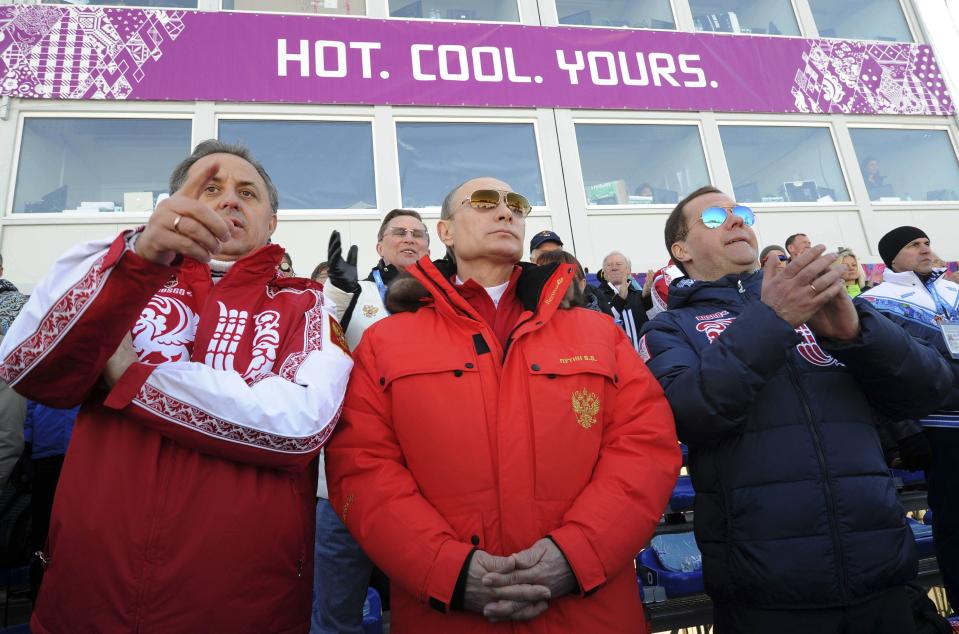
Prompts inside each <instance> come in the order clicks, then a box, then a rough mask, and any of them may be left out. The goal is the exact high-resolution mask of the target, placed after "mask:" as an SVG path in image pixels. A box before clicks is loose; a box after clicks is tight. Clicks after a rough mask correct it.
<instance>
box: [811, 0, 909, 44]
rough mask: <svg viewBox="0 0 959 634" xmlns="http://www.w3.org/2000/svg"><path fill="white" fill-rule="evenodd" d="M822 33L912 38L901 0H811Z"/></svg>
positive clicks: (899, 39) (895, 39)
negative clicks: (837, 0) (839, 0)
mask: <svg viewBox="0 0 959 634" xmlns="http://www.w3.org/2000/svg"><path fill="white" fill-rule="evenodd" d="M809 6H810V7H811V8H812V16H813V19H814V20H815V21H816V28H817V29H819V35H820V36H822V37H842V38H847V39H854V40H887V41H890V42H912V34H911V33H909V25H908V24H907V23H906V16H904V15H903V14H902V5H900V4H899V0H843V1H842V2H836V0H809Z"/></svg>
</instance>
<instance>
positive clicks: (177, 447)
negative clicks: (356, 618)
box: [0, 141, 352, 633]
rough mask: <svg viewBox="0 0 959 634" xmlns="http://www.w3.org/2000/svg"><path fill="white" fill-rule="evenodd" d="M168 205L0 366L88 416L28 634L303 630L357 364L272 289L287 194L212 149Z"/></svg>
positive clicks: (78, 432) (71, 263)
mask: <svg viewBox="0 0 959 634" xmlns="http://www.w3.org/2000/svg"><path fill="white" fill-rule="evenodd" d="M171 191H173V192H175V193H174V194H173V195H172V196H171V197H170V198H169V199H167V200H166V201H164V202H163V203H161V204H160V205H159V206H158V207H157V209H156V210H155V211H154V212H153V215H152V216H151V218H150V221H149V223H148V224H147V226H146V227H145V229H143V230H142V231H137V232H124V233H122V234H121V235H120V236H118V237H117V238H116V239H114V240H112V241H102V242H93V243H88V244H84V245H81V246H78V247H76V248H74V249H73V250H71V251H70V252H69V253H67V254H66V255H64V256H63V257H62V258H61V259H60V260H59V261H58V262H57V264H56V265H55V267H54V269H53V271H52V272H51V273H50V274H49V275H48V276H47V277H46V278H45V279H44V280H43V281H42V282H41V283H40V284H39V286H38V287H37V289H36V292H34V294H33V296H32V297H31V299H30V301H29V303H28V304H27V306H26V307H25V308H24V310H23V311H22V312H21V316H20V317H19V318H18V319H17V321H16V322H15V323H14V324H13V326H12V327H11V329H10V332H9V333H8V335H7V337H6V338H5V339H4V340H3V345H2V348H0V356H2V359H3V364H2V366H0V378H2V379H4V380H5V381H7V382H8V383H10V385H11V386H13V388H14V389H15V390H17V391H18V392H20V393H21V394H24V395H26V396H28V397H29V398H31V399H34V400H37V401H40V402H42V403H45V404H48V405H51V406H55V407H70V406H73V405H77V404H82V407H81V409H80V413H79V417H78V419H77V423H76V427H75V430H74V434H73V440H72V443H71V445H70V449H69V451H68V453H67V456H66V461H65V464H64V467H63V474H62V477H61V479H60V485H59V489H58V490H57V494H56V499H55V502H54V507H53V518H52V522H51V527H50V536H49V540H48V547H47V550H46V553H45V558H46V561H47V570H46V574H45V576H44V580H43V585H42V588H41V591H40V596H39V600H38V603H37V607H36V610H35V612H34V616H33V620H32V622H31V628H32V631H33V632H38V633H42V632H71V633H72V632H144V633H146V632H200V631H205V632H284V633H286V632H306V631H307V630H308V629H309V620H310V603H311V584H312V561H311V558H312V552H313V526H314V524H313V506H314V504H315V497H314V487H315V483H316V466H315V465H316V461H315V460H314V458H315V457H316V454H317V453H318V452H319V450H320V448H321V446H322V445H323V444H324V443H325V442H326V440H327V439H328V438H329V436H330V434H331V433H332V431H333V427H334V425H335V423H336V420H337V418H338V416H339V411H340V407H341V405H342V400H343V395H344V392H345V388H346V383H347V379H348V375H349V371H350V369H351V367H352V361H351V359H350V356H349V351H348V350H349V349H348V347H347V345H346V341H345V338H344V337H343V334H342V331H341V330H340V329H339V325H338V324H337V323H336V321H335V320H334V319H333V317H332V316H331V314H330V313H328V312H327V309H326V308H325V307H324V298H323V294H322V292H321V291H320V287H319V286H318V285H316V284H314V283H313V282H310V281H308V280H304V279H299V278H281V277H278V276H277V265H278V263H279V261H280V259H281V257H282V255H283V249H282V248H281V247H279V246H276V245H270V244H268V239H269V236H270V235H271V234H272V233H273V230H274V229H275V226H276V215H275V210H276V202H277V196H276V190H275V187H273V185H272V182H271V181H270V180H269V176H268V175H267V174H266V172H265V171H264V170H263V169H262V166H260V165H259V164H258V163H256V162H255V161H254V160H253V159H252V157H250V156H249V154H248V153H246V151H245V149H243V148H238V147H236V146H227V145H224V144H220V143H219V142H216V141H207V142H204V143H203V144H201V145H200V146H198V147H197V149H196V150H195V151H194V153H193V155H191V157H190V158H188V159H187V160H186V161H184V163H183V164H181V165H180V167H178V168H177V170H176V171H174V174H173V176H172V177H171ZM206 261H210V264H207V263H206ZM118 346H119V347H118Z"/></svg>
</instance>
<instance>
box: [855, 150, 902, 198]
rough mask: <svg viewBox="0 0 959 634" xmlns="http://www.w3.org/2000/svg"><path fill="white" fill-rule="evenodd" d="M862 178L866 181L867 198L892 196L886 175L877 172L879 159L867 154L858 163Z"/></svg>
mask: <svg viewBox="0 0 959 634" xmlns="http://www.w3.org/2000/svg"><path fill="white" fill-rule="evenodd" d="M860 167H861V168H862V178H863V180H865V181H866V191H867V192H868V194H869V200H879V199H880V198H882V197H883V196H892V195H894V192H893V191H892V187H891V186H889V185H886V177H885V176H883V175H882V174H880V173H879V160H878V159H877V158H876V157H874V156H867V157H866V158H864V159H863V160H862V163H860Z"/></svg>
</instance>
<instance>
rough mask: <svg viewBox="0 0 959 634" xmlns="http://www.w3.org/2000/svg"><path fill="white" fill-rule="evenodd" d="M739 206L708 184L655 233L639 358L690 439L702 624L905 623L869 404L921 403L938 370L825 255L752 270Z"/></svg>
mask: <svg viewBox="0 0 959 634" xmlns="http://www.w3.org/2000/svg"><path fill="white" fill-rule="evenodd" d="M754 220H755V215H754V214H753V212H752V210H751V209H749V208H748V207H745V206H742V205H737V204H736V203H734V202H733V200H732V199H730V198H729V197H728V196H727V195H726V194H724V193H723V192H721V191H719V190H718V189H716V188H714V187H704V188H701V189H698V190H696V191H695V192H693V193H691V194H690V195H689V196H688V197H687V198H685V199H684V200H683V201H681V202H680V203H679V204H678V205H677V206H676V208H675V209H674V210H673V212H672V213H671V214H670V216H669V218H668V219H667V221H666V230H665V238H666V240H665V242H666V247H667V249H668V250H669V253H670V255H671V256H672V257H673V258H674V259H675V260H676V262H677V266H679V267H681V268H682V269H683V270H684V271H685V272H686V274H687V275H688V277H687V278H685V279H682V280H680V281H679V282H674V283H673V285H672V287H671V288H670V289H669V310H668V311H666V312H664V313H661V314H659V315H657V316H656V318H655V319H654V320H652V321H651V322H649V323H648V324H647V325H646V327H645V329H644V336H643V345H642V353H641V354H642V355H643V357H644V358H645V359H646V361H647V363H648V365H649V368H650V369H651V370H652V371H653V374H654V375H655V376H656V377H657V378H658V379H659V381H660V383H661V384H662V385H663V387H664V389H665V391H666V397H667V399H668V400H669V402H670V405H672V408H673V414H674V416H675V418H676V427H677V430H678V435H679V438H680V440H682V441H684V442H685V443H687V444H688V445H689V470H690V474H691V476H692V480H693V486H694V488H695V490H696V502H695V517H696V521H695V532H696V541H697V543H698V544H699V547H700V550H701V551H702V556H703V560H702V561H703V574H704V580H705V585H706V592H707V593H708V594H709V595H710V596H711V597H712V599H713V606H714V611H713V614H714V621H713V623H714V624H715V626H716V632H717V634H731V633H735V634H757V633H766V632H777V633H778V634H809V633H811V632H815V633H816V634H839V633H840V632H842V633H844V634H848V633H849V632H862V633H866V632H868V633H869V634H909V633H911V632H914V631H915V630H914V623H913V616H912V609H911V597H910V596H909V593H908V591H907V589H906V587H905V584H906V583H907V582H908V581H909V580H911V579H912V578H914V577H915V575H916V553H915V544H914V541H913V537H912V532H911V531H910V529H909V528H908V527H907V526H906V525H905V521H904V513H903V510H902V507H901V506H900V504H899V501H898V499H897V497H896V492H895V487H894V486H893V483H892V480H891V478H890V476H889V473H888V470H887V468H886V463H885V458H884V456H883V453H882V449H881V447H880V443H879V438H878V435H877V432H876V426H875V414H874V409H873V408H877V409H878V410H880V411H884V412H887V413H889V414H890V415H898V416H900V417H903V416H908V415H910V413H912V414H913V415H914V414H921V413H922V412H925V411H929V410H930V409H933V408H935V407H936V404H937V403H939V402H941V400H942V399H943V398H944V397H945V396H946V395H947V393H948V391H949V389H950V387H951V384H952V373H951V372H950V371H949V369H948V367H947V366H946V364H945V362H944V361H943V359H942V358H941V357H940V356H939V355H938V354H937V353H936V352H935V351H934V350H932V349H930V348H929V347H927V346H924V345H922V344H920V343H918V342H916V341H914V340H913V339H912V338H911V337H909V336H908V335H906V334H905V333H904V332H902V330H901V329H899V328H897V327H896V326H895V325H894V324H893V323H891V322H890V321H889V320H887V319H885V318H883V317H882V316H881V315H880V314H879V313H877V312H876V311H875V310H873V309H872V308H870V307H869V306H864V305H859V306H854V305H853V302H852V300H851V299H850V298H849V295H848V294H846V292H845V291H844V290H843V286H842V282H841V280H840V273H839V271H838V270H836V269H835V268H834V267H833V266H832V264H833V263H834V262H835V258H836V256H835V255H824V251H825V247H823V246H822V245H819V246H816V247H814V248H811V249H807V250H806V251H805V252H804V253H803V254H802V255H799V256H797V257H796V258H795V259H794V260H793V261H791V262H790V263H789V264H788V265H787V266H786V268H785V269H782V270H779V269H778V268H777V264H778V262H774V261H772V260H767V262H766V266H765V268H764V269H763V270H762V272H760V271H758V270H757V269H758V267H757V264H758V257H757V256H758V252H757V245H756V235H755V233H754V232H753V230H752V228H751V226H752V224H753V222H754Z"/></svg>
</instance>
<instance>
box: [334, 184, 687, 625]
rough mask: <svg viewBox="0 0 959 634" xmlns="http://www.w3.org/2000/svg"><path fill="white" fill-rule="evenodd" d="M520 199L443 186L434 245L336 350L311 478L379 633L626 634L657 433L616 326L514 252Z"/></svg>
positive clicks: (655, 471)
mask: <svg viewBox="0 0 959 634" xmlns="http://www.w3.org/2000/svg"><path fill="white" fill-rule="evenodd" d="M529 211H530V205H529V202H528V201H527V200H526V198H525V197H524V196H522V195H520V194H517V193H515V192H513V191H511V188H510V186H509V185H508V184H507V183H504V182H502V181H500V180H497V179H494V178H476V179H473V180H470V181H467V182H466V183H464V184H462V185H461V186H459V187H456V188H455V189H454V190H453V191H452V192H450V194H449V195H448V196H447V197H446V199H445V200H444V202H443V206H442V212H441V217H440V221H439V223H438V226H437V232H438V234H439V237H440V239H441V240H442V241H443V243H444V244H445V245H446V246H447V248H448V250H449V254H450V257H449V258H448V259H446V260H440V261H437V262H430V261H429V259H428V258H425V257H424V258H422V259H420V260H419V261H418V262H416V263H415V264H414V265H412V266H409V267H407V273H408V274H409V276H404V277H402V278H399V279H397V280H396V281H395V282H394V283H393V285H392V286H391V288H390V291H389V295H388V296H387V305H388V306H389V307H391V309H392V310H394V314H393V315H392V316H391V317H390V318H389V319H385V320H383V321H381V322H378V323H376V324H374V325H373V326H371V327H370V328H369V329H368V330H367V331H366V334H365V335H364V337H363V340H362V341H361V342H360V345H359V347H358V348H357V349H356V351H355V358H356V360H357V365H356V368H357V369H356V371H355V372H354V373H353V375H352V376H351V384H350V385H351V387H350V391H349V394H348V396H347V399H348V402H347V404H346V406H345V408H344V414H343V423H342V425H343V427H342V431H341V432H340V433H339V434H338V435H337V436H336V437H335V438H334V439H333V442H332V444H331V445H330V448H329V451H328V453H327V477H328V479H329V485H330V495H331V499H332V501H333V508H334V509H336V511H337V513H339V514H340V516H341V517H342V519H343V521H344V522H345V524H346V525H347V527H348V528H349V529H350V532H351V533H352V534H353V535H354V537H356V539H357V541H358V542H359V543H360V545H361V546H363V549H364V550H365V551H366V552H367V554H369V555H370V557H371V558H372V559H373V561H374V562H376V564H377V565H379V566H380V567H381V568H382V569H383V570H384V571H385V572H386V573H387V575H388V576H389V577H390V580H391V582H392V587H391V602H392V628H393V629H394V630H395V631H398V632H413V631H415V632H427V633H432V632H437V633H439V632H444V633H445V632H486V631H489V632H496V631H502V630H503V627H507V629H509V627H508V626H504V625H494V624H492V623H490V622H497V621H508V620H512V621H517V622H518V623H516V624H515V625H514V626H513V628H512V631H516V632H533V631H536V632H540V631H551V632H591V633H593V632H598V633H611V632H623V633H626V632H635V631H643V624H644V616H643V608H642V604H641V602H640V599H639V594H638V588H637V584H636V574H635V568H634V564H633V558H634V557H635V556H636V553H637V552H638V550H639V549H640V548H641V547H642V546H643V544H644V543H646V541H647V540H648V539H649V538H650V537H651V535H652V532H653V529H654V527H655V525H656V524H657V522H658V520H659V517H660V515H661V513H662V510H663V508H664V507H665V505H666V502H667V500H668V498H669V494H670V492H671V489H672V486H673V484H674V483H675V480H676V476H677V474H678V471H679V464H680V456H679V451H678V445H677V442H676V438H675V430H674V428H673V424H672V422H671V417H670V415H669V411H668V410H669V408H668V406H667V404H666V402H665V399H664V398H663V396H662V391H661V389H660V387H659V385H658V384H657V383H656V381H655V380H654V379H653V377H652V376H651V375H650V374H649V372H648V371H647V370H646V368H645V367H644V366H643V364H642V362H641V361H640V360H639V358H638V357H637V355H636V353H635V352H634V350H633V348H632V346H631V345H630V343H629V340H628V339H627V338H626V336H625V334H624V333H623V332H622V331H621V330H620V329H619V328H617V327H616V325H615V324H614V323H613V321H612V320H611V319H609V318H608V317H607V316H605V315H602V314H600V313H597V312H594V311H590V310H586V309H584V308H581V307H576V306H575V305H574V304H575V303H576V302H575V301H572V300H571V298H575V296H576V289H575V288H574V287H571V283H572V282H574V280H575V271H574V270H573V265H571V264H558V263H557V264H552V265H547V266H541V267H537V266H533V265H531V264H527V263H521V262H520V258H521V257H522V254H523V238H524V229H525V217H526V214H528V213H529ZM580 297H581V296H580ZM484 619H485V620H484ZM533 619H536V621H535V622H531V623H523V622H522V621H531V620H533Z"/></svg>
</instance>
